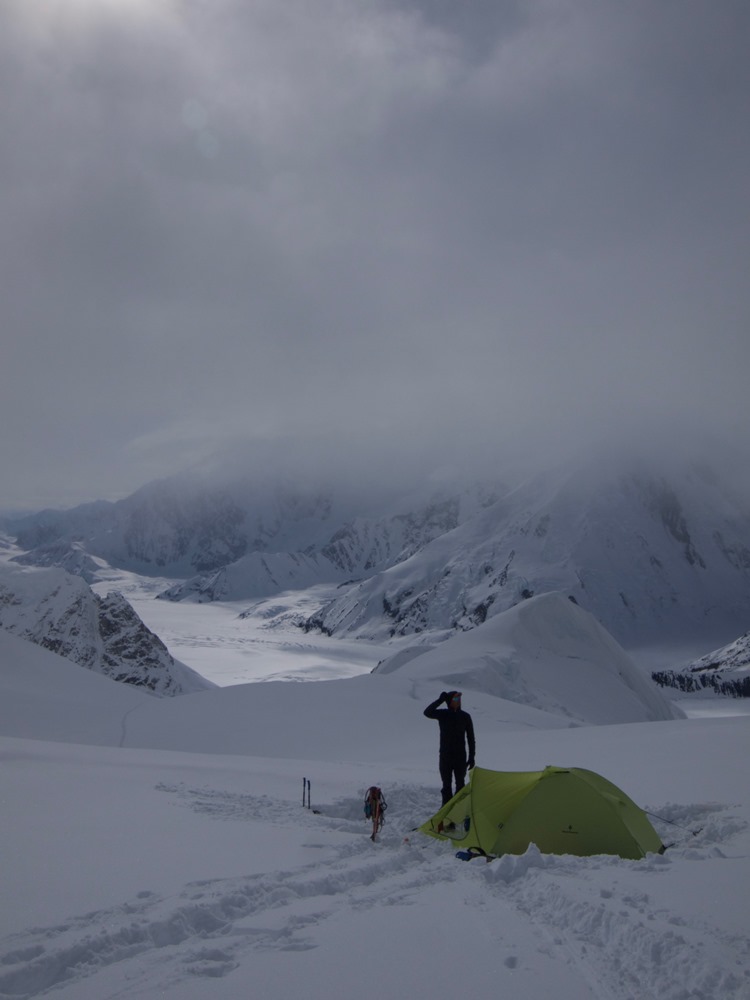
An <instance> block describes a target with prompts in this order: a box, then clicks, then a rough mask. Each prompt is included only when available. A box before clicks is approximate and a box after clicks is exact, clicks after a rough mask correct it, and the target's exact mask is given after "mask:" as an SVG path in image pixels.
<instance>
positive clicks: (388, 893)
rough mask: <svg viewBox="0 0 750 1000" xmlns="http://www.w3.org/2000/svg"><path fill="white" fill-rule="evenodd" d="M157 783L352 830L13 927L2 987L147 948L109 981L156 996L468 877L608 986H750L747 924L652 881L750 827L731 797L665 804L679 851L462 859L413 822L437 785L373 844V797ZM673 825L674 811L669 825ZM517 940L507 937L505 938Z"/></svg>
mask: <svg viewBox="0 0 750 1000" xmlns="http://www.w3.org/2000/svg"><path fill="white" fill-rule="evenodd" d="M156 787H157V788H158V789H159V790H160V791H162V792H164V793H165V794H167V795H170V796H173V799H174V803H175V806H176V807H178V808H189V809H193V810H196V811H198V812H201V813H204V814H208V815H210V816H212V817H213V818H214V819H216V820H217V821H225V822H246V821H248V820H250V819H251V818H253V819H255V820H257V818H258V817H259V816H262V818H263V821H264V822H266V823H270V824H272V825H275V826H294V827H296V828H299V827H300V826H302V827H304V828H305V829H306V830H309V832H310V836H311V842H310V843H308V844H306V845H305V846H307V847H321V848H326V847H331V846H333V845H332V843H331V839H330V838H328V840H326V835H327V834H336V835H339V836H340V835H341V834H344V835H349V839H344V840H343V843H342V846H341V847H340V848H338V849H337V854H336V857H334V858H329V859H327V860H326V859H321V860H320V861H318V862H315V863H313V864H308V865H305V866H301V867H298V868H293V869H290V870H279V871H275V872H270V873H265V874H259V875H253V876H248V877H242V878H231V879H219V880H210V881H202V882H193V883H189V884H188V885H186V886H185V888H184V889H183V890H182V892H181V893H179V894H178V895H175V896H170V897H167V898H162V897H160V896H158V895H157V894H155V893H152V892H149V891H143V892H140V893H138V895H137V896H136V898H135V899H133V900H130V901H127V902H125V903H123V904H121V905H118V906H116V907H113V908H110V909H105V910H100V911H96V912H90V913H84V914H81V915H79V916H75V917H72V918H71V919H70V920H68V921H66V922H64V923H61V924H58V925H55V926H50V927H34V928H30V929H27V930H25V931H21V932H20V933H18V934H16V935H13V936H12V937H11V938H9V939H8V940H7V941H6V947H7V949H8V950H7V951H5V953H4V954H2V955H0V997H2V998H4V1000H8V998H13V1000H28V998H31V997H35V996H39V995H43V994H45V993H47V992H49V991H56V992H57V991H58V990H63V991H67V990H68V988H72V989H74V990H75V989H80V988H81V987H82V985H83V982H84V980H87V979H90V978H91V977H95V976H97V975H98V974H101V973H106V971H107V970H108V969H110V968H111V967H113V966H115V965H116V964H118V963H121V964H122V965H123V966H126V963H128V962H129V960H131V959H134V958H136V957H137V962H135V963H133V967H132V968H131V969H129V970H128V969H127V968H126V969H125V971H123V972H122V973H121V975H124V977H125V979H126V980H127V988H126V990H125V989H123V986H122V982H121V983H120V988H118V989H116V990H114V991H110V990H106V992H105V991H102V992H101V995H102V996H107V997H115V996H119V995H123V994H124V993H125V992H127V995H128V996H129V997H138V996H143V997H146V996H152V995H154V990H155V988H156V985H157V984H159V985H161V986H165V987H166V986H167V985H170V984H171V985H172V986H174V985H175V984H178V983H179V982H180V981H183V980H184V979H185V978H186V977H192V976H201V977H209V978H213V977H223V976H226V975H229V974H231V973H232V972H233V971H234V970H236V969H238V968H239V967H240V966H242V965H243V964H245V963H246V962H248V961H249V960H250V958H251V953H252V952H253V951H256V950H263V951H268V950H279V951H300V950H305V949H313V948H316V947H317V942H316V937H315V929H316V927H318V926H320V925H321V924H323V923H324V922H325V921H326V920H328V919H330V918H332V917H334V916H335V915H337V914H338V915H340V914H342V913H346V912H349V911H352V912H356V911H358V910H361V909H367V908H372V907H383V906H400V905H409V903H410V902H413V901H414V899H415V897H416V896H418V894H419V893H420V891H423V890H424V889H425V888H426V887H427V886H430V885H433V884H435V883H436V882H440V883H441V884H443V885H446V884H449V885H455V886H456V891H457V892H458V893H462V894H463V895H464V897H465V899H466V901H467V902H468V903H469V904H470V905H472V906H475V907H477V908H479V909H481V910H484V911H486V912H488V913H491V914H493V915H495V916H497V917H498V919H496V920H494V921H493V926H494V927H495V928H496V930H495V931H493V933H496V934H497V944H498V947H499V950H502V947H503V937H504V935H506V936H507V931H508V929H509V928H513V927H518V926H519V924H522V923H523V924H525V925H526V926H527V927H530V928H532V930H533V934H534V939H535V940H536V941H537V950H538V951H539V952H540V953H543V954H546V955H548V956H551V957H552V958H554V959H556V960H557V961H560V962H562V963H564V964H565V965H566V966H568V967H570V968H572V969H574V970H575V971H576V972H577V973H578V974H579V975H580V976H581V978H582V979H583V980H584V982H586V983H587V984H588V985H589V987H590V989H591V991H592V994H593V995H596V996H598V997H602V998H603V1000H652V998H653V1000H747V998H748V996H750V944H749V942H748V940H747V939H746V938H744V937H743V938H740V937H739V936H735V935H732V934H728V933H723V932H720V931H718V930H717V929H716V928H714V927H707V926H702V925H701V924H700V923H699V922H698V921H692V922H691V920H690V918H689V917H686V916H685V915H684V914H680V913H674V912H669V910H668V909H665V908H661V907H660V906H659V904H658V902H657V901H653V900H652V899H651V898H650V893H649V892H648V891H647V889H645V888H640V886H645V887H648V886H651V885H653V886H654V888H653V889H652V892H653V893H654V895H657V893H658V880H659V878H660V877H664V876H666V875H668V874H669V872H670V869H671V868H672V866H673V865H674V864H675V863H677V864H680V863H690V862H698V863H700V862H701V861H708V860H711V859H716V858H721V857H723V856H724V851H725V850H727V849H730V850H731V846H730V845H731V839H732V836H733V835H734V834H736V833H739V832H741V831H742V830H744V826H745V824H744V821H742V820H741V819H739V818H737V817H735V816H733V815H732V814H731V811H730V810H726V809H723V808H721V807H718V806H715V805H711V804H702V805H694V806H666V807H664V808H662V810H661V816H663V817H664V818H665V819H668V820H671V822H672V823H677V822H679V823H680V824H681V825H683V824H684V825H687V826H691V827H697V826H698V825H699V824H700V825H701V829H700V832H699V833H698V834H696V835H694V836H691V835H690V834H689V833H687V832H686V831H685V830H684V829H681V835H682V839H681V841H680V843H678V844H677V845H675V847H674V848H672V849H671V850H670V851H669V852H668V854H667V855H665V856H662V857H656V856H650V857H649V858H647V859H646V860H644V861H641V862H632V861H624V860H621V859H618V858H614V857H609V856H601V858H598V859H591V858H587V859H577V858H574V857H571V856H554V855H542V854H541V853H540V852H539V851H538V850H537V849H536V848H535V847H534V846H532V847H530V848H529V850H528V851H527V852H526V854H524V855H522V856H512V855H506V856H504V857H502V858H499V859H496V860H495V861H493V862H492V863H491V864H487V863H486V862H484V861H483V860H475V861H473V862H471V863H469V864H464V863H460V862H458V861H456V860H455V858H454V856H453V851H452V849H451V848H450V847H449V845H446V844H440V843H438V842H436V841H432V840H429V839H428V838H424V837H422V836H421V835H419V834H415V835H413V834H412V832H411V831H412V830H413V826H414V824H415V822H416V820H415V819H414V817H418V816H424V815H429V813H430V811H431V810H432V809H433V808H434V805H435V791H434V789H431V788H430V789H428V788H424V787H421V786H410V785H405V786H401V787H398V786H397V787H395V788H394V789H392V790H391V792H390V793H389V795H388V806H389V809H388V812H387V813H386V820H387V822H386V826H385V828H384V830H383V831H382V832H381V834H380V838H379V841H378V843H376V844H372V843H371V842H370V840H369V837H368V836H367V834H368V833H369V824H368V823H367V822H366V821H365V820H364V819H363V813H362V800H361V799H360V798H350V799H344V800H339V801H337V802H334V803H333V804H330V805H322V806H320V812H319V813H317V814H316V813H314V812H312V811H311V810H303V809H302V808H301V806H300V804H294V803H291V802H288V801H281V800H278V799H274V798H272V797H270V796H267V795H262V796H257V795H256V796H253V795H248V794H238V793H228V792H225V791H218V790H215V789H212V788H193V787H190V786H188V785H185V784H176V785H166V784H160V785H158V786H156ZM388 820H391V822H388ZM657 825H658V824H657ZM667 830H668V828H667V827H666V826H665V825H664V824H662V827H661V829H660V833H661V834H662V835H663V836H664V837H665V838H666V837H667V836H668V833H667ZM672 830H674V827H672ZM603 868H605V869H608V875H609V874H611V881H610V880H609V879H608V883H607V884H608V885H611V888H607V889H604V888H602V879H601V870H602V869H603ZM593 873H596V875H595V876H594V877H592V875H593ZM644 876H646V877H645V878H644ZM507 947H508V945H507V941H506V943H505V949H506V952H507ZM517 961H518V959H517V957H516V956H514V955H513V953H512V952H509V953H507V954H506V957H505V960H504V964H505V966H506V967H507V968H509V969H512V968H514V966H515V963H516V962H517ZM139 981H140V982H141V985H142V990H143V992H141V988H140V987H139ZM92 985H96V984H95V983H94V984H92ZM655 990H656V992H655ZM74 995H75V993H74V992H71V993H70V996H74ZM89 995H92V996H93V995H94V994H93V993H88V992H87V993H86V996H89Z"/></svg>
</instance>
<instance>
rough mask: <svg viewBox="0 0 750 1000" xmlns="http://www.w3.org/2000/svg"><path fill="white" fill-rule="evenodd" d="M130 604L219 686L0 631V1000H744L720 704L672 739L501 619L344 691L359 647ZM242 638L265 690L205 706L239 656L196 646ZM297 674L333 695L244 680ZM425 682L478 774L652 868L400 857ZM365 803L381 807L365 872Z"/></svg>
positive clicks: (728, 739) (427, 849) (744, 839)
mask: <svg viewBox="0 0 750 1000" xmlns="http://www.w3.org/2000/svg"><path fill="white" fill-rule="evenodd" d="M129 579H130V581H131V585H132V587H133V592H132V593H131V594H129V595H128V596H129V599H132V598H133V596H134V594H135V592H136V583H135V578H129ZM123 584H124V586H123V589H127V586H126V585H127V580H123ZM107 586H108V587H109V588H110V589H111V583H108V585H107ZM143 603H144V605H145V597H143ZM277 603H278V602H277ZM290 603H291V602H290ZM134 604H135V605H136V607H137V610H138V611H139V613H141V606H140V604H139V602H138V601H134ZM152 604H153V608H154V610H153V614H154V616H157V617H158V615H160V614H163V615H170V616H172V617H171V619H170V620H171V628H172V631H173V634H174V635H177V634H178V633H179V631H180V625H179V621H178V618H177V617H176V616H177V615H178V614H180V613H181V614H182V616H183V617H182V629H183V632H182V634H183V638H182V648H181V649H180V650H179V658H180V659H181V660H183V661H184V662H186V663H187V664H188V666H190V667H193V668H194V669H199V667H200V666H201V665H202V664H203V663H204V662H208V661H209V660H210V661H211V662H212V665H213V669H214V674H213V676H210V678H209V679H211V680H213V681H214V682H216V683H222V681H221V680H220V679H217V678H222V677H223V678H224V686H222V687H219V688H214V689H212V690H206V691H200V692H195V693H192V694H187V695H183V696H179V697H176V698H162V699H159V698H155V697H153V696H152V695H149V694H146V693H145V692H143V691H140V690H137V689H134V688H131V687H128V686H126V685H121V684H117V683H115V682H114V681H111V680H110V679H109V678H106V677H103V676H100V675H97V674H95V673H92V672H91V671H88V670H85V669H82V668H81V667H79V666H77V665H75V664H72V663H71V662H69V661H67V660H63V659H61V658H60V657H58V656H55V655H54V654H52V653H50V652H47V651H46V650H44V649H41V648H39V647H38V646H34V645H32V644H30V643H28V642H26V641H24V640H22V639H20V638H18V637H17V636H14V635H11V634H10V633H8V632H6V631H2V630H0V757H1V758H2V768H0V801H2V804H3V826H2V834H0V837H1V838H2V855H3V860H4V863H3V865H2V867H1V868H0V898H2V900H3V907H2V911H1V913H0V997H2V998H3V1000H5V998H10V997H12V998H14V1000H17V998H30V997H36V996H42V995H47V994H49V995H50V996H55V997H56V998H60V1000H115V998H123V997H127V998H128V1000H137V998H143V1000H146V998H148V1000H152V998H155V997H159V998H168V1000H200V998H208V997H211V998H212V1000H215V998H219V1000H221V998H227V1000H236V998H237V997H240V996H242V997H247V996H262V997H264V998H266V1000H275V998H278V1000H282V998H284V1000H286V998H288V997H290V996H305V997H308V998H318V997H320V998H324V997H325V998H330V997H331V996H341V997H346V998H348V997H352V998H355V997H357V998H359V997H362V998H365V1000H375V998H381V997H383V996H392V997H394V998H396V997H406V996H431V995H441V996H443V995H446V994H460V995H469V996H475V997H489V996H495V995H505V996H512V997H513V998H514V1000H542V998H546V997H548V996H555V997H556V998H559V1000H588V998H591V1000H594V998H596V1000H602V998H605V1000H608V998H613V1000H688V998H690V1000H746V998H748V997H750V942H749V940H748V934H747V927H748V920H749V918H750V904H748V899H747V886H748V884H750V790H749V789H748V783H747V781H746V779H745V778H744V762H745V760H746V758H747V753H748V749H750V718H749V717H748V715H747V714H746V713H747V707H746V705H745V704H744V703H742V702H730V701H727V700H726V699H725V700H720V699H718V698H714V699H713V700H711V699H707V698H703V699H693V700H690V699H683V700H682V701H680V702H679V705H680V706H681V708H682V710H684V712H683V711H682V710H681V709H680V708H676V707H675V705H674V703H669V702H667V700H666V698H665V696H664V692H663V691H662V690H660V689H658V688H656V687H655V686H654V687H651V686H650V685H649V684H648V683H647V682H646V680H645V671H638V670H636V669H635V667H634V665H633V663H632V661H631V660H629V658H628V657H627V655H626V654H625V653H624V652H623V651H622V650H620V648H619V647H618V646H617V644H616V643H614V642H613V641H612V640H611V638H610V637H608V636H607V634H606V633H604V632H603V630H601V632H600V631H599V628H600V627H599V626H598V625H597V624H596V623H595V622H593V619H591V616H588V615H586V613H585V612H582V611H580V609H577V608H576V607H575V606H574V605H572V604H570V602H568V601H566V600H565V601H563V603H561V602H560V600H557V599H556V598H555V596H554V595H552V596H551V598H549V599H548V598H545V599H543V600H540V601H537V602H535V607H536V610H534V612H533V621H532V623H531V625H533V628H532V627H531V625H530V624H529V623H528V622H527V623H526V625H524V623H523V622H522V621H519V620H517V619H518V617H519V615H518V613H517V614H516V616H515V617H514V616H513V615H512V613H511V614H510V617H509V618H505V616H498V617H496V618H495V619H493V620H492V621H491V622H488V623H487V625H486V626H484V627H480V628H478V629H475V630H473V632H470V633H466V634H465V635H463V636H458V637H457V638H456V639H453V640H449V641H448V642H447V643H443V644H440V645H438V646H436V647H434V649H430V648H429V647H427V646H425V647H423V648H421V649H419V648H414V647H407V646H402V647H398V646H396V647H390V649H389V652H390V653H391V654H393V653H396V654H397V655H396V658H395V659H392V660H390V661H389V660H388V659H387V657H386V655H385V654H384V655H381V654H382V653H383V650H382V649H380V648H368V647H367V646H366V645H363V644H360V647H359V648H360V650H361V651H360V653H359V660H358V662H357V664H355V666H352V663H350V662H348V661H346V660H344V661H342V658H341V650H345V649H346V648H351V649H352V650H355V648H356V644H355V643H351V644H347V643H345V644H344V645H343V646H341V645H340V644H336V642H335V640H328V643H330V646H329V645H326V641H325V637H315V636H309V637H305V636H304V635H303V634H300V635H299V636H298V641H300V642H302V640H305V641H307V640H308V639H309V646H308V647H307V648H306V649H297V650H296V651H295V650H294V649H293V647H292V638H291V636H292V631H291V630H288V631H284V630H283V629H280V628H278V622H277V627H276V628H267V627H265V628H264V627H262V623H263V622H264V621H265V622H266V624H267V622H268V620H269V619H268V617H267V618H265V619H264V618H263V615H262V614H261V613H259V615H258V618H257V619H255V620H254V621H250V622H249V621H247V620H245V622H244V625H243V624H242V623H241V621H240V620H238V619H236V616H235V617H232V615H231V609H230V608H229V607H228V606H216V605H206V606H203V605H201V606H196V605H182V606H180V605H171V604H167V603H166V602H161V601H158V602H152ZM566 605H567V606H566ZM524 610H525V613H527V615H528V613H529V612H528V609H524ZM532 610H533V609H532ZM571 615H572V617H571ZM144 617H145V616H144ZM504 618H505V627H503V624H502V620H503V619H504ZM146 621H147V624H148V625H149V627H150V628H153V629H154V630H155V631H157V632H159V629H158V628H157V623H156V621H155V620H153V619H152V620H149V619H146ZM230 622H231V624H230ZM592 623H593V624H592ZM243 628H246V629H247V630H248V631H247V634H246V639H247V642H248V643H249V644H250V646H251V647H252V655H250V656H249V658H247V660H246V663H247V665H248V669H249V670H250V671H251V672H252V676H253V677H254V678H255V679H256V680H263V681H264V683H249V684H248V683H244V684H231V685H227V684H226V679H227V677H228V676H229V674H231V673H232V671H238V670H239V667H240V661H239V660H238V658H237V657H238V655H240V654H238V650H237V648H236V647H235V648H234V649H233V648H232V646H231V643H230V644H228V645H227V646H223V645H222V643H221V641H220V636H221V635H227V634H230V633H233V634H235V635H236V638H237V640H238V642H239V640H240V638H241V637H242V629H243ZM532 634H533V636H534V641H535V643H536V645H535V647H534V658H533V660H532V659H531V654H530V647H529V645H528V643H529V641H530V640H529V637H530V636H531V635H532ZM186 636H193V637H197V638H200V639H201V644H200V645H199V644H198V643H196V645H195V651H196V654H197V659H191V657H190V649H189V647H190V644H191V641H192V640H190V639H189V638H186ZM162 637H163V638H166V639H167V644H168V646H169V647H170V650H171V651H172V652H173V654H175V655H176V651H175V650H174V648H173V646H172V641H171V639H170V638H169V637H167V636H164V635H163V634H162ZM318 640H320V645H319V646H318V647H317V648H316V646H315V644H316V642H318ZM454 643H455V645H453V644H454ZM610 644H611V645H610ZM337 645H338V649H339V652H338V653H337V652H336V648H337ZM264 648H265V650H267V652H268V661H267V665H268V674H267V675H266V677H265V678H264V677H263V676H262V662H263V650H264ZM451 648H452V649H453V651H454V653H455V655H451V652H450V651H451ZM704 652H705V650H704ZM660 655H661V656H662V657H663V656H664V651H661V654H660ZM368 656H370V657H371V658H372V659H373V660H374V661H375V662H372V663H371V664H369V665H368V664H367V662H366V661H367V657H368ZM488 656H490V658H491V656H494V658H495V659H494V668H493V666H492V663H489V662H488V659H487V657H488ZM225 657H228V661H227V660H225V659H224V658H225ZM623 657H624V659H623ZM380 660H383V661H384V662H383V664H382V665H381V667H380V669H379V670H378V671H377V672H376V673H374V674H370V673H369V672H366V671H368V670H369V669H370V668H371V667H372V666H374V665H375V663H376V662H378V661H380ZM226 662H230V663H231V666H230V667H229V668H226V667H225V663H226ZM285 663H286V668H285V667H284V664H285ZM478 663H481V664H483V670H479V669H478V668H477V664H478ZM597 663H599V664H600V668H599V670H598V671H597ZM527 664H528V667H529V671H530V672H529V673H528V674H527V673H526V669H525V668H526V666H527ZM675 665H679V664H675ZM304 666H309V667H310V669H311V675H310V676H316V673H315V671H316V668H317V669H319V670H320V676H327V677H331V678H335V677H336V669H337V666H338V667H340V669H341V673H339V674H338V679H331V680H327V681H321V682H319V683H279V682H278V681H276V682H274V681H271V682H269V681H268V680H267V677H268V675H275V676H283V675H287V676H293V677H297V678H299V677H301V676H304V669H303V668H304ZM633 671H635V673H633ZM355 673H359V676H352V674H355ZM447 676H450V677H452V678H454V680H456V682H458V681H459V680H460V679H461V678H463V680H464V681H465V683H464V684H463V690H464V707H465V708H466V709H467V710H468V711H469V712H471V713H472V715H473V717H474V722H475V727H476V730H477V762H478V763H480V764H481V765H482V766H484V767H491V768H496V769H501V770H529V769H537V768H541V767H543V766H545V765H546V764H558V765H562V766H579V767H587V768H590V769H592V770H595V771H597V772H599V773H600V774H603V775H604V776H606V777H607V778H609V779H610V780H611V781H614V782H615V783H616V784H618V785H619V786H620V787H621V788H622V789H623V790H624V791H625V792H626V793H627V794H628V795H630V796H631V797H632V798H633V799H635V801H636V802H638V804H640V805H641V806H642V807H643V808H645V809H647V810H648V811H649V812H651V813H653V814H655V816H656V817H658V818H654V816H652V822H653V823H654V825H655V827H656V829H657V831H658V832H659V834H660V836H661V837H662V840H663V841H664V842H665V843H667V844H670V845H671V846H670V847H669V848H668V850H667V851H666V853H665V854H664V855H653V856H649V857H647V858H646V859H645V860H643V861H640V862H635V861H625V860H622V859H620V858H616V857H611V856H604V855H602V856H598V857H592V858H575V857H571V856H552V855H542V854H540V853H539V851H538V850H537V849H536V848H535V847H534V846H533V845H532V846H531V847H530V848H529V849H528V851H527V852H526V853H525V854H524V855H522V856H518V857H515V856H505V857H503V858H500V859H497V860H495V861H492V862H491V863H489V864H488V863H486V862H485V861H484V860H475V861H472V862H470V863H464V862H461V861H458V860H456V858H455V857H454V851H453V849H452V848H451V847H450V845H446V844H443V843H439V842H437V841H433V840H431V839H430V838H427V837H424V836H422V835H421V834H419V833H416V832H415V830H414V828H415V827H416V826H417V825H418V824H419V823H421V822H422V821H423V820H425V819H426V818H427V817H428V816H430V815H431V814H432V813H433V812H435V811H436V810H437V808H438V807H439V804H440V792H439V779H438V774H437V726H435V724H434V723H433V722H431V721H430V720H428V719H425V718H424V717H423V715H422V710H423V709H424V707H425V705H426V704H427V703H428V701H430V700H432V699H433V698H434V697H436V696H437V694H439V692H440V690H441V689H443V688H444V687H445V686H446V682H444V679H445V678H446V677H447ZM510 679H515V680H514V685H515V686H514V687H513V689H512V690H511V686H510ZM618 691H619V692H620V693H621V695H622V698H621V699H620V700H619V701H618V703H617V704H616V705H615V704H614V703H615V701H616V700H617V697H618V695H617V692H618ZM512 698H515V699H516V700H511V699H512ZM665 706H666V708H665ZM743 710H744V713H745V714H742V713H743ZM622 713H627V718H629V719H632V720H633V721H623V718H622ZM655 713H656V715H655ZM732 713H739V714H732ZM683 714H687V716H688V717H687V718H680V717H679V716H682V715H683ZM655 717H658V721H648V720H649V719H653V718H655ZM303 778H307V779H309V780H310V782H311V792H312V808H311V809H308V808H303V805H302V782H303ZM373 783H374V784H378V785H380V786H381V787H382V788H383V791H384V793H385V796H386V799H387V802H388V810H387V813H386V821H387V822H386V826H385V828H384V830H383V831H382V833H381V835H380V838H379V840H378V841H377V842H376V843H372V842H371V841H370V839H369V832H370V827H369V824H368V823H367V822H366V821H365V819H364V815H363V810H362V800H363V797H364V793H365V789H366V788H367V787H368V786H369V785H370V784H373Z"/></svg>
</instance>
